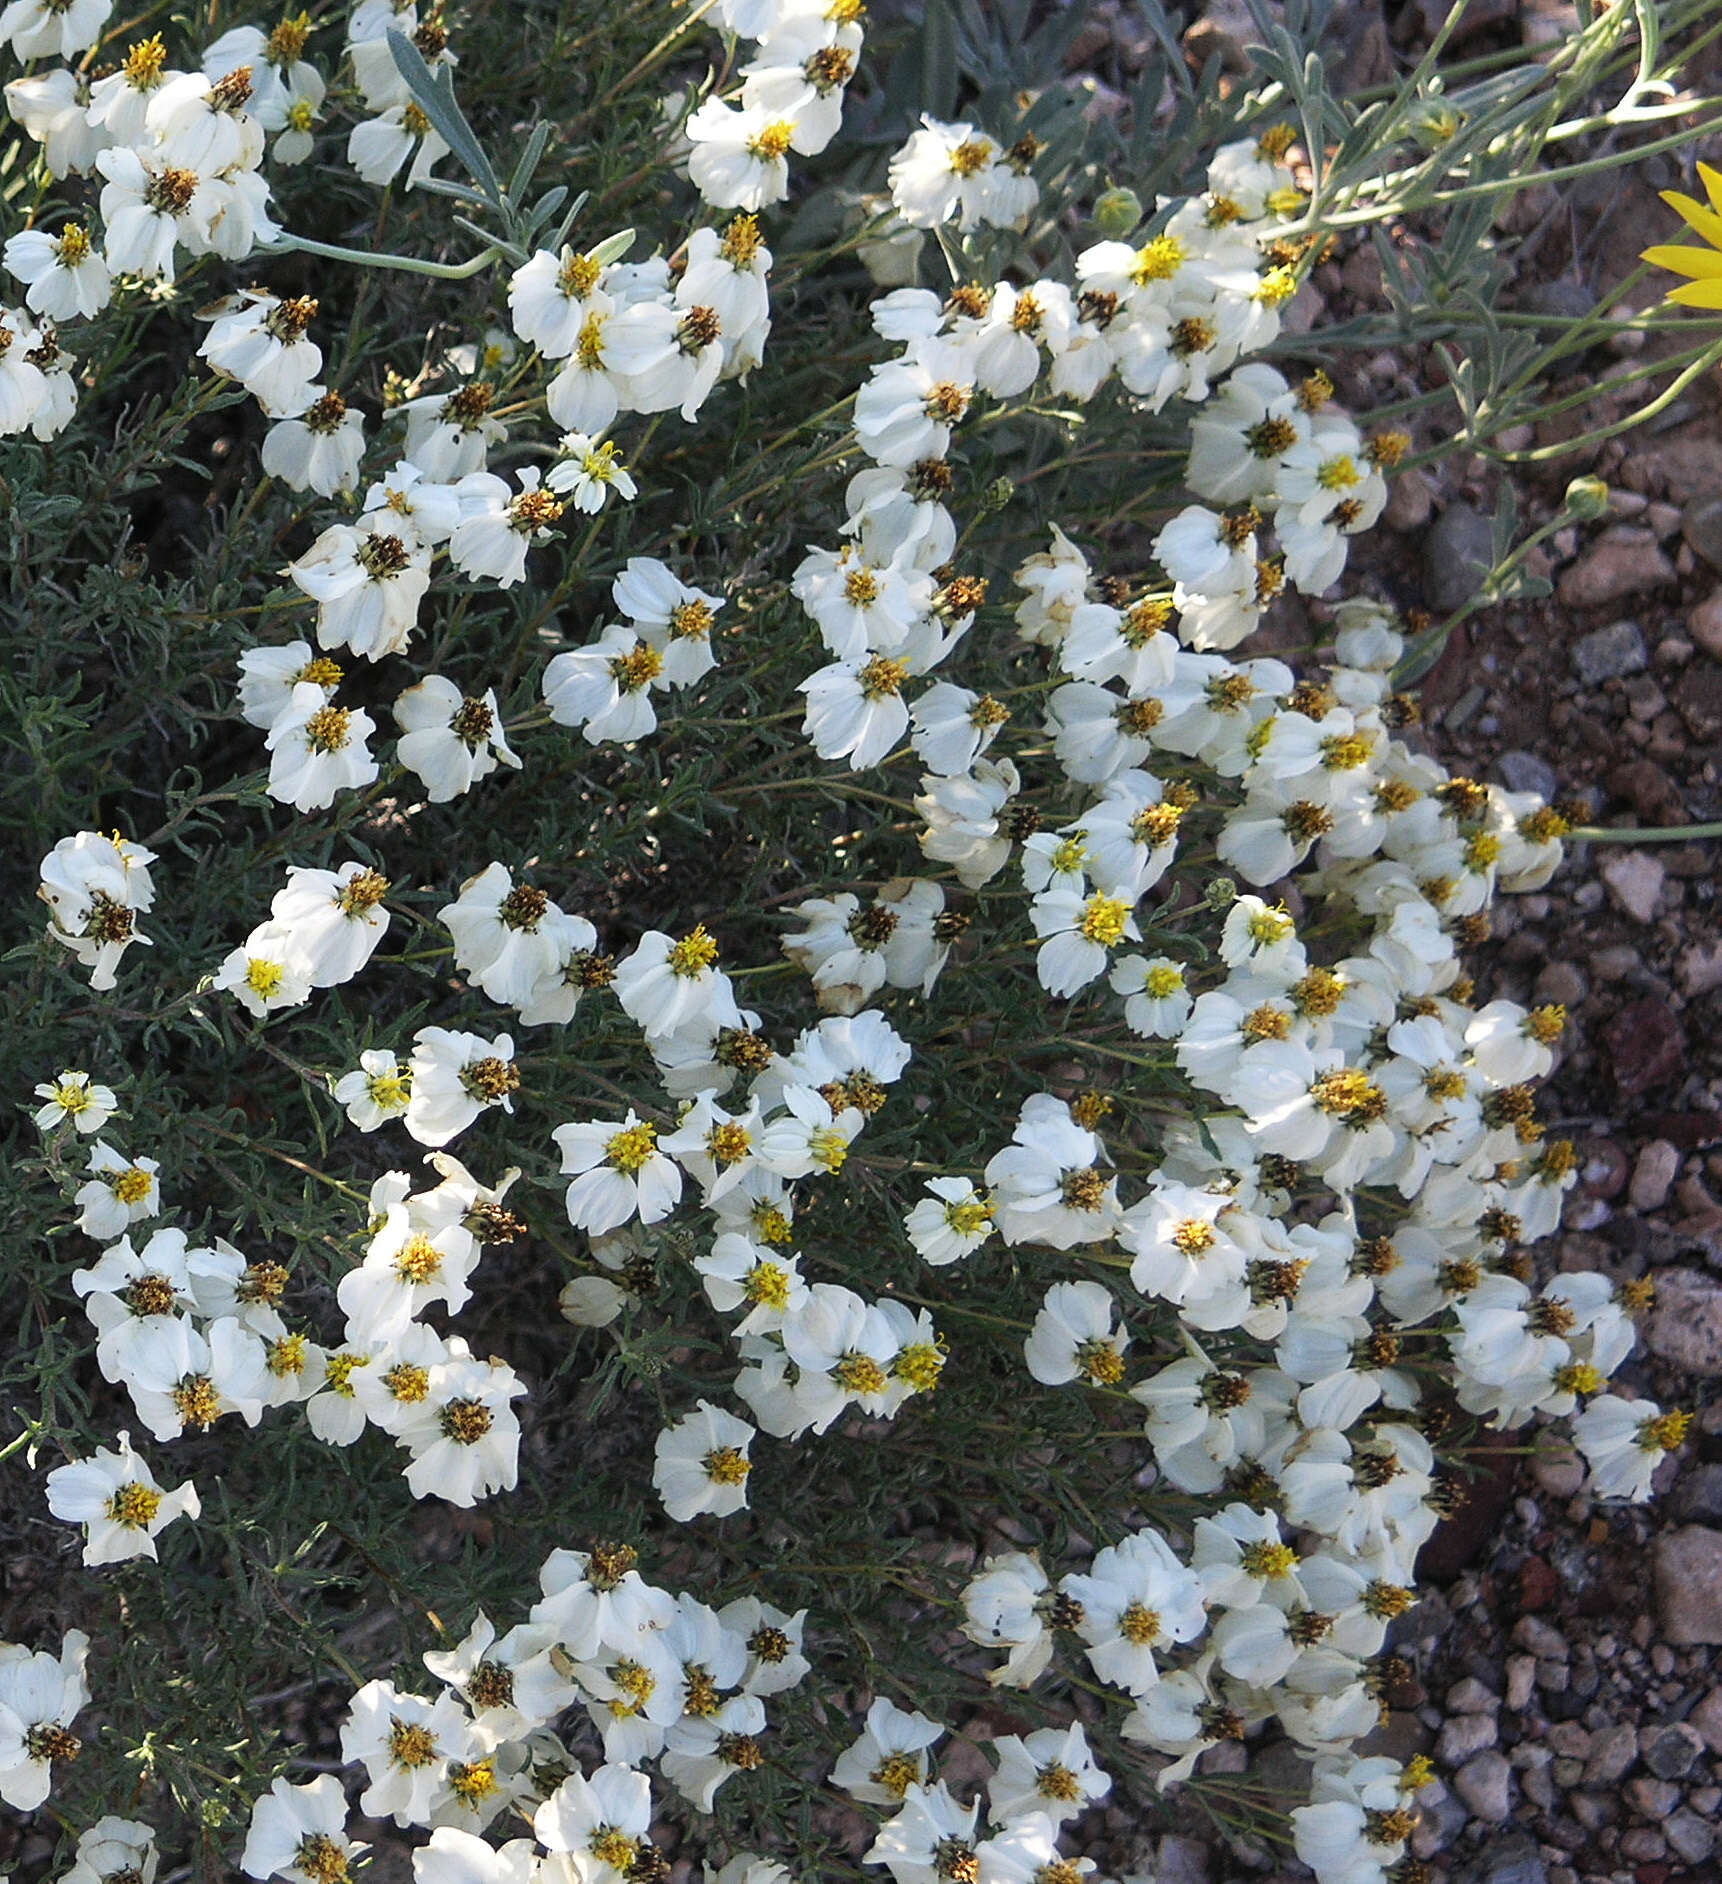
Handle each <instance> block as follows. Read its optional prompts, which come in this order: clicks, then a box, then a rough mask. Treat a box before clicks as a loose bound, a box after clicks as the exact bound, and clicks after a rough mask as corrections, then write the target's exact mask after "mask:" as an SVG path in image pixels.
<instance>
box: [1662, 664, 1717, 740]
mask: <svg viewBox="0 0 1722 1884" xmlns="http://www.w3.org/2000/svg"><path fill="white" fill-rule="evenodd" d="M1674 707H1675V711H1676V712H1677V713H1678V714H1679V715H1680V717H1681V718H1682V719H1683V720H1684V721H1685V722H1686V730H1687V731H1688V732H1689V733H1690V734H1691V735H1692V737H1693V738H1694V739H1700V740H1705V741H1709V740H1712V739H1714V738H1715V737H1716V735H1717V734H1718V733H1722V666H1718V665H1716V663H1715V662H1713V661H1698V662H1694V664H1693V665H1692V666H1691V667H1689V668H1687V670H1686V672H1685V673H1684V674H1682V675H1681V676H1680V681H1679V684H1678V686H1676V687H1675V689H1674Z"/></svg>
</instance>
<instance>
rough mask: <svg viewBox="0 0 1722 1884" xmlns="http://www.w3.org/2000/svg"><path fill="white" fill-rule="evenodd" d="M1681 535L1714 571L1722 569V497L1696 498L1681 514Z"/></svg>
mask: <svg viewBox="0 0 1722 1884" xmlns="http://www.w3.org/2000/svg"><path fill="white" fill-rule="evenodd" d="M1680 534H1681V535H1682V536H1683V537H1684V538H1685V539H1686V541H1687V544H1688V545H1689V546H1690V547H1691V549H1693V550H1694V551H1695V552H1696V553H1697V554H1698V555H1700V556H1702V557H1703V558H1704V560H1705V561H1706V562H1707V563H1708V564H1709V565H1710V567H1711V568H1712V569H1722V497H1698V498H1694V499H1693V501H1692V502H1691V503H1690V504H1688V505H1687V506H1686V507H1685V509H1684V510H1682V511H1681V513H1680ZM1718 632H1719V633H1722V626H1719V628H1718ZM1712 652H1714V650H1712Z"/></svg>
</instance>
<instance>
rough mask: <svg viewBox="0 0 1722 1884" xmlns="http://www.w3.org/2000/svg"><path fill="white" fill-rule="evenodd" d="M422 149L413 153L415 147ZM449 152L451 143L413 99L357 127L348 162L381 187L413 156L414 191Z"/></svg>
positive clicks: (411, 183)
mask: <svg viewBox="0 0 1722 1884" xmlns="http://www.w3.org/2000/svg"><path fill="white" fill-rule="evenodd" d="M415 144H417V145H418V152H417V154H416V155H414V154H413V146H414V145H415ZM447 155H448V145H447V144H445V143H444V142H443V140H442V137H441V135H440V134H439V133H438V132H437V130H436V128H435V127H434V126H433V125H432V123H431V121H430V119H429V118H427V117H426V116H425V114H424V112H423V111H422V110H421V109H420V108H419V106H418V105H417V104H415V103H413V102H411V101H410V100H409V101H408V102H407V103H406V104H404V105H390V107H389V108H388V110H387V111H385V112H383V113H382V114H381V116H379V117H375V118H366V119H365V120H364V121H363V122H362V123H359V124H356V125H354V126H353V129H352V131H351V133H350V134H349V135H348V138H347V162H348V163H350V164H351V165H352V166H353V168H354V169H355V170H356V171H357V172H358V174H359V176H360V177H361V178H362V179H363V181H364V182H366V183H370V184H374V185H376V186H377V187H378V188H380V187H381V186H382V185H383V184H385V183H392V182H393V181H394V179H395V176H396V174H397V173H398V172H399V170H400V167H401V165H402V164H404V163H406V161H407V158H408V157H409V156H411V157H412V159H413V160H412V163H411V164H410V165H409V166H408V169H407V181H406V187H407V188H408V189H409V190H411V189H415V188H417V186H418V185H419V184H421V183H423V182H424V180H425V179H426V178H427V177H428V176H429V175H430V173H431V172H432V171H433V170H434V169H435V168H436V166H437V165H438V164H439V163H441V162H442V160H443V158H445V157H446V156H447Z"/></svg>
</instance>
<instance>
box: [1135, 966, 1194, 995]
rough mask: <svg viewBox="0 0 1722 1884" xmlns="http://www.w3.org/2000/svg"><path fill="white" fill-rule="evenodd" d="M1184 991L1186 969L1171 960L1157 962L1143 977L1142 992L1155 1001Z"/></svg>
mask: <svg viewBox="0 0 1722 1884" xmlns="http://www.w3.org/2000/svg"><path fill="white" fill-rule="evenodd" d="M1183 991H1184V971H1183V969H1181V968H1174V967H1173V966H1172V965H1171V963H1169V962H1156V963H1155V964H1154V966H1153V967H1152V968H1150V969H1149V970H1148V972H1147V974H1145V975H1144V976H1143V977H1142V992H1143V993H1144V994H1146V995H1148V996H1149V997H1150V999H1152V1000H1155V1001H1164V1000H1166V999H1168V998H1169V997H1170V996H1172V995H1174V994H1182V993H1183Z"/></svg>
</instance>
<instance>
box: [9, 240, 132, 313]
mask: <svg viewBox="0 0 1722 1884" xmlns="http://www.w3.org/2000/svg"><path fill="white" fill-rule="evenodd" d="M4 258H5V263H6V267H7V270H8V271H9V272H10V273H11V274H13V275H16V276H17V278H18V279H19V280H20V281H22V282H25V283H27V284H28V286H27V290H26V293H25V295H24V305H25V306H26V307H27V308H29V309H30V310H31V312H32V313H35V314H42V315H45V316H46V317H47V318H48V319H49V320H56V321H67V320H73V319H76V318H78V317H80V316H82V317H83V318H84V319H86V320H87V319H89V317H90V316H91V315H93V314H99V313H100V312H101V311H102V309H103V308H105V307H106V306H107V304H108V300H109V297H110V296H111V294H112V292H113V284H112V279H111V277H110V276H109V274H108V265H107V263H106V262H105V261H103V259H102V257H101V256H100V254H99V253H97V251H96V250H95V249H94V248H93V247H92V246H91V243H90V234H89V231H88V230H87V229H86V228H85V227H84V226H83V224H82V223H76V222H69V223H66V224H65V225H64V226H63V227H62V228H61V230H60V232H59V234H58V235H49V234H48V233H47V231H46V230H43V229H24V230H20V231H19V233H18V234H17V235H15V236H9V237H8V238H7V240H6V247H5V250H4Z"/></svg>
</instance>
